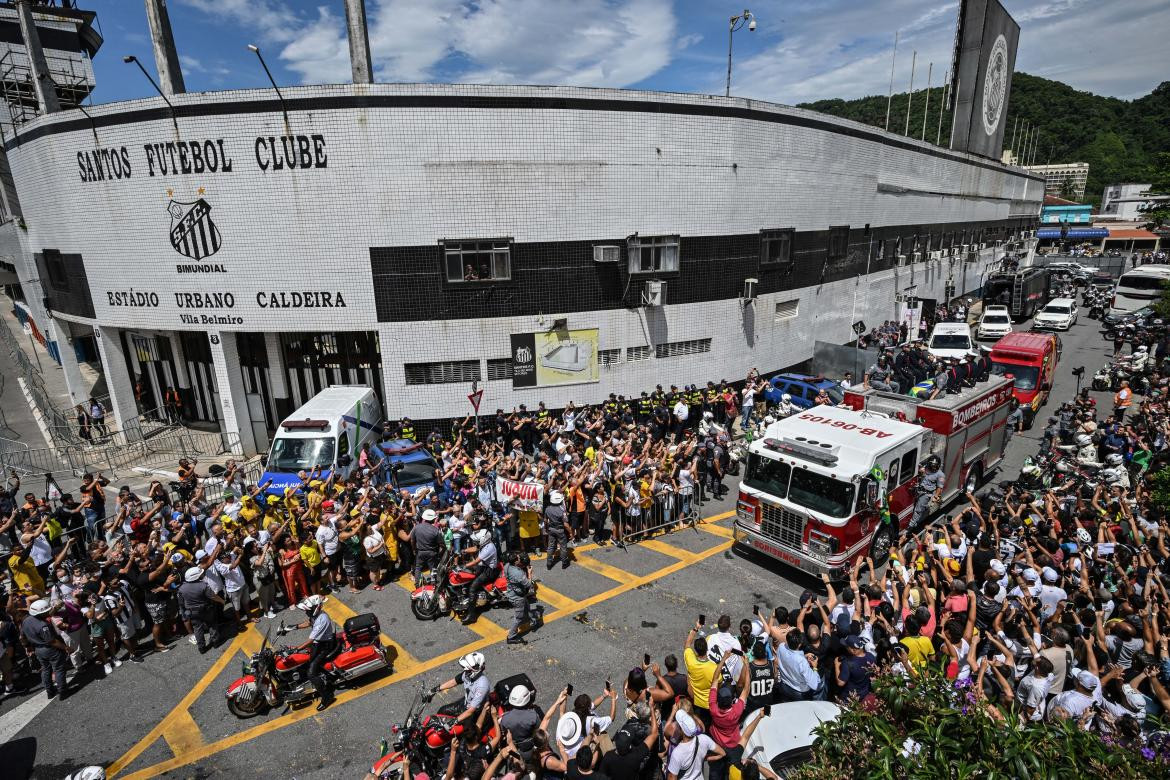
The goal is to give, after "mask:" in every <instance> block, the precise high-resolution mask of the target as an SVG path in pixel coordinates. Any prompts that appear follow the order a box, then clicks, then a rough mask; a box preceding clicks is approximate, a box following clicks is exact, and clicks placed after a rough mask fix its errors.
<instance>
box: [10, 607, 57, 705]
mask: <svg viewBox="0 0 1170 780" xmlns="http://www.w3.org/2000/svg"><path fill="white" fill-rule="evenodd" d="M52 611H53V606H52V605H51V604H50V603H49V600H48V599H37V600H36V601H34V602H33V603H32V604H29V606H28V617H26V618H25V619H24V622H22V623H21V624H20V633H21V636H23V637H24V639H25V641H26V642H28V644H30V645H32V648H33V652H34V653H36V656H37V660H38V661H40V664H41V684H42V685H43V686H45V693H46V694H47V695H48V697H49V699H50V700H52V699H53V697H55V696H58V695H60V697H61V698H62V699H64V698H65V697H66V695H68V691H66V689H65V659H66V658H68V657H69V648H67V647H66V646H65V643H64V642H62V641H61V637H60V636H59V635H58V634H57V632H56V630H55V629H54V628H53V626H51V625H50V624H49V621H48V617H49V615H50V614H51V613H52Z"/></svg>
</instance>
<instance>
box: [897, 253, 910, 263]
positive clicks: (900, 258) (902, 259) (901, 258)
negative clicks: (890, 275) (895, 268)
mask: <svg viewBox="0 0 1170 780" xmlns="http://www.w3.org/2000/svg"><path fill="white" fill-rule="evenodd" d="M907 260H908V258H907V257H906V255H898V265H899V266H903V265H906V261H907Z"/></svg>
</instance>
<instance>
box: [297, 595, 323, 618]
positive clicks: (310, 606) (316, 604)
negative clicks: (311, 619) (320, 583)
mask: <svg viewBox="0 0 1170 780" xmlns="http://www.w3.org/2000/svg"><path fill="white" fill-rule="evenodd" d="M326 600H327V599H326V597H325V596H318V595H316V594H314V595H312V596H305V597H304V598H303V599H301V600H300V601H299V602H297V609H301V610H304V611H305V612H310V613H311V612H314V611H316V610H318V609H320V608H321V607H323V606H324V605H325V602H326Z"/></svg>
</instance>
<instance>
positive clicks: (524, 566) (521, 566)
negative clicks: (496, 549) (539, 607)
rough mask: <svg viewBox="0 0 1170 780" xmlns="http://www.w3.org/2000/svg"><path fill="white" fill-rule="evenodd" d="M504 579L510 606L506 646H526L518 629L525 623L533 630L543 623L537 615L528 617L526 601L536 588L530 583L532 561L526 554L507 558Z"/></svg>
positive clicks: (522, 553)
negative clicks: (509, 627)
mask: <svg viewBox="0 0 1170 780" xmlns="http://www.w3.org/2000/svg"><path fill="white" fill-rule="evenodd" d="M504 578H505V579H506V580H507V581H508V603H509V604H511V605H512V628H511V629H510V630H509V631H508V644H510V645H523V644H527V642H526V641H525V639H524V637H522V636H520V628H521V627H522V626H523V625H524V624H525V623H531V624H532V629H533V630H535V629H537V628H540V625H541V623H542V622H543V621H542V619H541V616H540V614H539V613H538V614H537V615H536V616H535V617H532V616H530V615H529V604H528V600H529V599H530V598H531V597H532V595H533V593H534V592H535V590H536V586H535V584H534V583H533V582H532V560H531V559H530V558H529V557H528V553H524V552H513V553H512V554H510V555H509V556H508V563H507V564H506V565H505V566H504Z"/></svg>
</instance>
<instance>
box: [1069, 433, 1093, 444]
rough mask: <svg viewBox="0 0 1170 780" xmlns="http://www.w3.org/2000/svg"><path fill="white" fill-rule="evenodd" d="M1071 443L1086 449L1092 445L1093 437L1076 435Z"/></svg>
mask: <svg viewBox="0 0 1170 780" xmlns="http://www.w3.org/2000/svg"><path fill="white" fill-rule="evenodd" d="M1073 443H1074V444H1076V445H1077V446H1078V447H1088V446H1089V445H1090V444H1092V443H1093V437H1092V436H1090V435H1089V434H1087V433H1078V434H1077V435H1076V437H1075V438H1074V439H1073Z"/></svg>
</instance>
